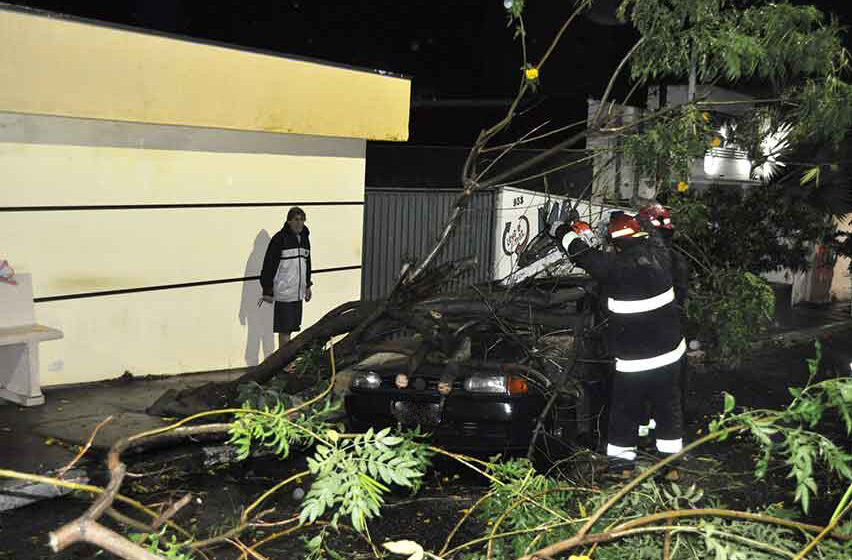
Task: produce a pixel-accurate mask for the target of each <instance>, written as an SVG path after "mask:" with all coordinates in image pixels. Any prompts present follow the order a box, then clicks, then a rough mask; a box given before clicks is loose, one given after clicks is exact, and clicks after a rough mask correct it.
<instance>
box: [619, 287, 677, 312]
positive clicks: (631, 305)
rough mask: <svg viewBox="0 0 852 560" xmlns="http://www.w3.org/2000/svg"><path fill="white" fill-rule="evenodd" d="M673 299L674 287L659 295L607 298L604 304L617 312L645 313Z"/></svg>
mask: <svg viewBox="0 0 852 560" xmlns="http://www.w3.org/2000/svg"><path fill="white" fill-rule="evenodd" d="M674 300H675V293H674V288H669V289H668V290H666V291H665V292H663V293H661V294H660V295H657V296H654V297H649V298H645V299H636V300H625V299H612V298H609V299H608V300H607V303H606V306H607V308H608V309H609V310H610V311H612V312H613V313H618V314H630V313H645V312H646V311H653V310H655V309H659V308H661V307H663V306H664V305H668V304H670V303H671V302H673V301H674Z"/></svg>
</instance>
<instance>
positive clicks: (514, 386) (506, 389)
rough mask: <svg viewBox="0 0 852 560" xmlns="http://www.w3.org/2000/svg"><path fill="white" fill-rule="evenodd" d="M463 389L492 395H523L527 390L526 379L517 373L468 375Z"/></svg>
mask: <svg viewBox="0 0 852 560" xmlns="http://www.w3.org/2000/svg"><path fill="white" fill-rule="evenodd" d="M464 389H465V391H468V392H469V393H489V394H492V395H525V394H526V393H527V392H528V391H529V387H528V386H527V380H526V379H524V378H523V377H519V376H517V375H486V376H477V377H468V378H467V379H466V380H465V382H464Z"/></svg>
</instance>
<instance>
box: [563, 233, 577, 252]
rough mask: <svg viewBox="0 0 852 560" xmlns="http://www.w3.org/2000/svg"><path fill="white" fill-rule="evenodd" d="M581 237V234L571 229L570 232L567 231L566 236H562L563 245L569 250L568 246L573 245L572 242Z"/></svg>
mask: <svg viewBox="0 0 852 560" xmlns="http://www.w3.org/2000/svg"><path fill="white" fill-rule="evenodd" d="M579 238H580V235H579V234H578V233H577V232H575V231H569V232H568V233H566V234H565V236H564V237H563V238H562V247H564V248H565V250H566V251H567V250H568V247H570V246H571V243H572V242H573V241H574V240H575V239H579Z"/></svg>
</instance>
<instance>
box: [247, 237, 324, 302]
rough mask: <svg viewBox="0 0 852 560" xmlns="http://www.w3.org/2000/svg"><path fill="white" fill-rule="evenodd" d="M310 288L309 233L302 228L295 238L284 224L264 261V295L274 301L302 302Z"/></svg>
mask: <svg viewBox="0 0 852 560" xmlns="http://www.w3.org/2000/svg"><path fill="white" fill-rule="evenodd" d="M311 284H312V282H311V236H310V231H308V227H307V226H305V227H304V228H303V229H302V233H301V234H299V235H296V234H295V233H293V230H291V229H290V224H288V223H287V222H285V223H284V227H283V228H281V231H279V232H278V233H276V234H275V235H273V236H272V239H271V240H270V241H269V247H268V248H267V249H266V256H264V258H263V269H262V270H261V272H260V285H261V287H262V288H263V295H264V296H272V297H273V298H275V301H302V300H303V299H305V289H306V288H307V287H308V286H310V285H311Z"/></svg>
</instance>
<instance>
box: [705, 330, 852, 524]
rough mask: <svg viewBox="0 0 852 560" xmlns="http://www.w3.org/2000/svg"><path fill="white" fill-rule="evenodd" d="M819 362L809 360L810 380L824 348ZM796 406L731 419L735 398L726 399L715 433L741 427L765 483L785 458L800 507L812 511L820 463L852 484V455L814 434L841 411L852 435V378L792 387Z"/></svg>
mask: <svg viewBox="0 0 852 560" xmlns="http://www.w3.org/2000/svg"><path fill="white" fill-rule="evenodd" d="M815 346H816V352H817V353H816V357H815V358H812V359H810V360H808V368H809V370H810V373H811V379H813V377H814V376H815V375H816V373H817V371H818V368H819V361H820V357H821V356H820V353H821V349H820V344H819V342H817V343H816V344H815ZM789 391H790V394H791V395H792V396H793V397H794V398H793V401H792V402H791V403H790V404H789V405H788V406H787V407H786V408H785V409H783V410H781V411H771V410H746V411H744V412H741V413H739V414H731V413H732V412H733V410H734V407H735V402H734V397H733V396H731V395H728V394H726V395H725V408H724V412H723V414H722V415H721V416H720V417H719V418H718V419H716V420H714V421H713V422H711V423H710V430H711V433H720V434H721V435H720V438H719V440H720V441H723V440H724V439H725V438H726V437H727V434H726V433H722V432H723V431H725V430H726V429H728V428H731V427H732V426H742V427H743V428H744V429H745V430H747V431H748V433H749V434H750V435H751V437H752V439H753V440H754V442H755V443H756V444H757V445H758V446H759V448H760V450H761V454H760V456H759V457H758V459H757V461H756V464H755V476H756V477H757V478H763V477H764V476H765V475H766V473H767V471H768V468H769V464H770V461H771V460H772V459H773V458H778V457H782V458H783V459H784V464H785V465H787V467H788V468H789V474H788V477H789V478H793V479H794V480H795V482H796V491H795V499H794V501H795V502H798V503H800V504H801V507H802V509H803V510H804V511H805V512H807V511H808V510H809V508H810V502H811V497H812V496H813V495H815V494H816V493H817V490H818V488H817V483H816V479H815V477H814V474H815V465H816V464H819V463H821V464H822V465H824V466H825V467H826V468H827V470H828V471H829V472H833V473H834V474H836V475H837V476H839V477H841V478H843V479H845V480H847V481H852V466H850V465H852V454H849V453H847V452H846V451H845V450H843V449H842V448H840V447H839V446H838V445H837V444H835V443H834V442H833V441H831V440H830V439H828V438H827V437H825V436H824V435H822V434H821V433H819V432H817V431H814V428H816V427H817V425H818V424H819V423H820V422H821V421H822V420H823V419H824V417H825V415H826V413H827V412H829V411H834V412H836V413H837V414H838V415H839V416H840V417H841V418H842V419H843V421H844V423H845V427H846V433H847V435H849V434H850V433H852V416H851V415H850V413H852V379H850V378H845V377H844V378H834V379H826V380H824V381H821V382H819V383H810V382H809V383H808V385H807V386H805V387H804V388H790V389H789Z"/></svg>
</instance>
